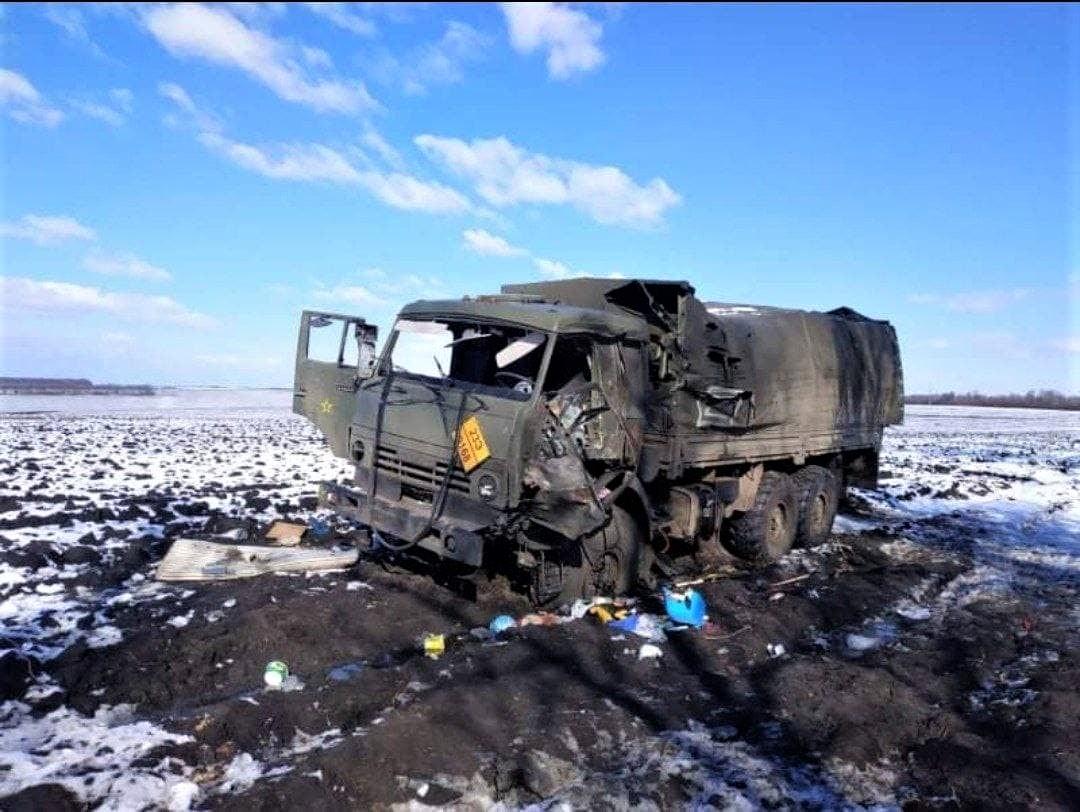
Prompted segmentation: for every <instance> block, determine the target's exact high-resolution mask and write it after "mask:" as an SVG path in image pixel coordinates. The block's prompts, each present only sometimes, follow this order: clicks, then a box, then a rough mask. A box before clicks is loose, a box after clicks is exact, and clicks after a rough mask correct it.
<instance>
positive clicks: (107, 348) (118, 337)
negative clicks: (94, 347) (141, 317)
mask: <svg viewBox="0 0 1080 812" xmlns="http://www.w3.org/2000/svg"><path fill="white" fill-rule="evenodd" d="M98 346H99V347H101V349H102V350H104V352H105V353H106V354H107V355H127V354H128V353H129V352H131V351H132V350H134V349H135V348H136V347H138V342H137V341H136V340H135V336H133V335H131V333H125V332H123V331H122V330H106V331H105V332H103V333H101V334H99V335H98Z"/></svg>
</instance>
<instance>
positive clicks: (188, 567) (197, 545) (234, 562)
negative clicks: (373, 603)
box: [157, 538, 358, 581]
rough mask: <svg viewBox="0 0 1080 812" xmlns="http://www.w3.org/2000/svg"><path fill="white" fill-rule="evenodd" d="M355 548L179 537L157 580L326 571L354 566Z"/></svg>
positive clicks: (188, 579) (211, 578)
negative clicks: (262, 544) (260, 545)
mask: <svg viewBox="0 0 1080 812" xmlns="http://www.w3.org/2000/svg"><path fill="white" fill-rule="evenodd" d="M357 557H358V551H357V550H356V548H351V549H349V548H339V547H334V548H322V547H259V546H255V545H250V544H222V543H220V542H216V541H205V540H203V539H185V538H180V539H177V540H176V541H174V542H173V545H172V547H170V548H169V552H167V553H166V554H165V557H164V558H163V559H162V560H161V564H160V565H159V566H158V570H157V579H158V580H159V581H219V580H229V579H232V578H250V577H253V576H255V575H266V574H267V573H271V572H300V573H302V572H327V571H331V570H341V569H346V568H347V567H351V566H352V565H353V564H355V563H356V560H357Z"/></svg>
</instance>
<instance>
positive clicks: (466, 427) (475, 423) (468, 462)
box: [457, 416, 491, 473]
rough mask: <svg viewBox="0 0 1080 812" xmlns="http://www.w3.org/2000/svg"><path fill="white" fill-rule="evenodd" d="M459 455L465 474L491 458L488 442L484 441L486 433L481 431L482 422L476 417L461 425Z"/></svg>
mask: <svg viewBox="0 0 1080 812" xmlns="http://www.w3.org/2000/svg"><path fill="white" fill-rule="evenodd" d="M457 453H458V458H459V459H460V460H461V467H462V468H464V469H465V473H469V471H471V470H472V469H473V468H475V467H476V466H477V465H479V464H480V463H482V462H483V461H484V460H486V459H487V458H488V457H490V456H491V449H490V448H488V444H487V440H485V439H484V432H483V431H481V430H480V421H479V420H478V419H477V418H476V417H475V416H474V417H470V418H468V419H467V420H466V421H465V422H464V423H462V424H461V431H460V432H459V433H458V446H457Z"/></svg>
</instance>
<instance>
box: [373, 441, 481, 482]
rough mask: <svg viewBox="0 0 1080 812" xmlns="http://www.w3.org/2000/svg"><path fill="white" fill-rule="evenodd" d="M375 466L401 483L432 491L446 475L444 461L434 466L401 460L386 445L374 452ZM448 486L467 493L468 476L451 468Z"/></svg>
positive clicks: (395, 452) (393, 450) (396, 453)
mask: <svg viewBox="0 0 1080 812" xmlns="http://www.w3.org/2000/svg"><path fill="white" fill-rule="evenodd" d="M375 467H376V468H377V469H378V470H380V471H385V472H386V473H388V474H391V475H393V476H395V477H397V478H398V479H399V480H400V481H401V482H402V483H403V484H407V485H412V486H414V487H416V488H420V489H422V490H425V491H432V492H433V491H435V490H437V489H438V488H440V487H441V486H442V481H443V477H444V476H445V475H446V465H445V463H441V462H437V463H435V465H434V466H429V465H425V464H424V463H421V462H414V461H412V460H403V459H402V458H401V456H400V455H399V454H398V452H397V451H396V450H395V449H393V448H387V447H386V446H379V448H378V450H377V452H376V454H375ZM448 488H449V490H450V491H456V492H457V493H463V494H468V493H469V478H468V477H467V476H465V474H464V472H462V471H459V470H456V469H455V470H452V471H451V472H450V485H449V486H448Z"/></svg>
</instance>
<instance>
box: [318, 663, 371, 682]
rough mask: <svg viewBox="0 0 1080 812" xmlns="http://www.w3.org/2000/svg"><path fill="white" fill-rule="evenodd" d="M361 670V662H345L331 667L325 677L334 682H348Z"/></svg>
mask: <svg viewBox="0 0 1080 812" xmlns="http://www.w3.org/2000/svg"><path fill="white" fill-rule="evenodd" d="M363 670H364V664H363V663H359V662H357V663H346V664H345V665H339V666H337V667H335V668H331V669H330V670H329V671H328V672H327V673H326V676H327V679H330V680H332V681H334V682H348V681H349V680H351V679H352V678H353V677H355V676H356V675H357V674H359V673H360V672H361V671H363Z"/></svg>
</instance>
